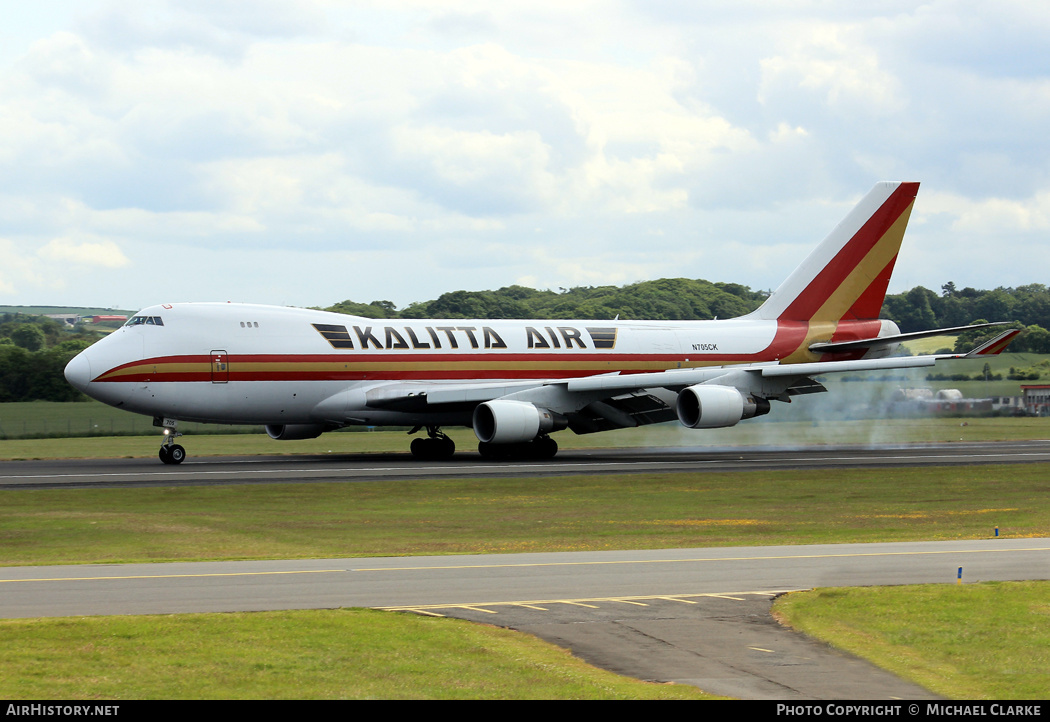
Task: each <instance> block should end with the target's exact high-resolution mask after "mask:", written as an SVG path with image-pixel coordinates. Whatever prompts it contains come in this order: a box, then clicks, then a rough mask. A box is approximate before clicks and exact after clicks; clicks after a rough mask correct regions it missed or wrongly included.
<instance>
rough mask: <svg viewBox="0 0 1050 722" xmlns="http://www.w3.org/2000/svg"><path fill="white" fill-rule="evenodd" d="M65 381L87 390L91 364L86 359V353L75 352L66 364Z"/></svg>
mask: <svg viewBox="0 0 1050 722" xmlns="http://www.w3.org/2000/svg"><path fill="white" fill-rule="evenodd" d="M65 375H66V381H68V382H69V383H71V384H73V386H75V387H76V388H78V389H80V390H81V391H86V390H87V385H88V383H89V382H90V381H91V364H90V362H89V361H88V358H87V355H86V354H85V353H83V352H81V353H79V354H77V355H76V356H74V357H73V359H72V360H71V361H70V362H69V363H68V364H66V370H65Z"/></svg>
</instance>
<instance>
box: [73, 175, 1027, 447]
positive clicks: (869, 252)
mask: <svg viewBox="0 0 1050 722" xmlns="http://www.w3.org/2000/svg"><path fill="white" fill-rule="evenodd" d="M918 188H919V184H918V183H879V184H877V185H876V186H875V188H874V189H872V191H871V192H870V193H868V194H867V195H866V196H865V197H864V198H863V199H862V200H861V201H860V203H858V204H857V206H856V207H855V208H854V209H853V210H852V211H851V212H850V213H849V215H847V216H846V218H845V220H843V221H842V222H841V223H840V224H839V225H838V226H837V227H836V228H835V229H834V230H833V231H832V232H831V233H830V235H828V236H827V238H825V239H824V241H823V242H821V244H820V245H819V246H817V248H816V249H815V250H814V251H813V252H812V253H811V254H810V256H809V257H808V258H806V260H805V261H803V263H802V264H801V265H800V266H799V267H798V268H796V269H795V271H794V272H793V273H792V274H791V275H790V276H788V278H787V280H786V281H785V282H784V283H783V284H782V285H781V286H780V287H779V288H778V289H777V290H776V291H775V292H774V293H773V294H772V295H770V296H769V298H768V299H766V301H765V303H763V304H762V306H761V307H760V308H758V309H757V310H755V311H753V312H752V313H749V314H747V315H746V316H741V317H739V318H734V319H728V320H714V321H599V320H584V321H541V320H536V321H513V320H498V321H497V320H491V321H484V320H444V321H441V320H416V321H407V320H373V319H367V318H360V317H357V316H345V315H342V314H335V313H327V312H324V311H312V310H307V309H300V308H281V307H273V306H256V305H247V304H233V303H172V304H162V305H159V306H152V307H150V308H146V309H143V310H142V311H141V312H140V313H139V314H138V315H136V316H134V317H133V318H131V319H130V320H129V321H128V322H127V324H126V325H125V326H124V327H123V328H121V329H119V330H117V331H116V332H114V333H113V334H111V335H110V336H108V337H107V338H105V339H102V340H101V341H99V342H98V343H96V344H95V345H93V346H91V347H90V348H88V349H86V350H85V351H83V352H82V353H81V354H80V355H78V356H77V357H76V358H74V359H73V360H72V361H70V362H69V365H68V366H67V367H66V370H65V374H66V378H67V379H68V380H69V382H70V383H71V384H73V385H74V386H75V387H77V388H78V389H80V390H82V391H83V392H84V393H86V394H87V395H88V396H91V397H93V398H95V399H98V400H100V401H103V402H105V403H107V404H110V405H112V406H116V407H117V408H121V409H126V410H128V411H132V412H134V413H138V414H146V415H148V416H152V417H154V419H155V423H156V424H157V425H158V426H162V427H164V431H165V439H164V442H163V444H162V446H161V448H160V459H161V461H163V462H164V463H167V464H178V463H181V462H182V461H183V459H185V457H186V451H185V449H184V448H183V447H182V446H180V445H179V444H176V443H174V439H175V437H176V436H177V435H179V434H178V432H177V422H178V421H198V422H205V423H218V424H262V425H265V427H266V432H267V433H268V434H269V435H270V436H271V437H272V438H274V439H282V440H284V439H308V438H313V437H316V436H318V435H320V434H322V433H324V432H325V431H331V430H333V429H338V428H341V427H345V426H349V425H369V426H388V425H393V426H411V427H414V431H419V430H421V429H426V432H427V437H425V438H424V437H418V438H416V439H414V440H413V442H412V445H411V449H412V453H413V454H414V455H415V456H417V457H420V458H426V459H440V458H448V457H450V456H451V455H452V454H453V453H454V451H455V445H454V444H453V442H452V440H451V439H449V437H447V436H446V435H445V434H443V433H442V432H441V428H442V427H448V426H469V427H473V429H474V433H475V434H476V435H477V437H478V440H479V442H480V443H479V444H478V450H479V451H480V452H481V454H483V455H485V456H501V455H514V456H530V457H538V458H549V457H552V456H554V454H555V453H557V450H558V445H557V443H556V442H555V441H554V440H553V439H552V438H551V437H550V434H551V433H553V432H556V431H560V430H562V429H566V428H568V429H572V430H573V431H574V432H576V433H577V434H586V433H591V432H595V431H606V430H609V429H621V428H626V427H633V426H640V425H643V424H652V423H659V422H663V421H671V420H674V419H677V420H678V421H679V422H680V423H682V424H683V425H685V426H687V427H689V428H691V429H708V428H717V427H723V426H733V425H734V424H736V423H737V422H739V421H740V420H741V419H749V418H752V417H754V416H760V415H762V414H767V413H769V411H770V406H771V405H772V402H774V401H791V398H792V397H793V396H796V395H798V394H810V393H816V392H821V391H825V390H826V389H825V388H824V387H823V386H822V385H821V384H820V383H819V382H817V381H816V380H814V378H813V377H814V376H817V375H822V374H829V373H836V372H843V371H847V372H856V371H869V370H876V369H897V368H909V367H918V366H931V365H933V364H934V363H936V362H937V361H940V360H947V359H955V358H963V357H972V356H976V355H982V354H997V353H999V352H1001V351H1002V350H1003V349H1004V348H1005V347H1006V345H1007V344H1008V343H1009V342H1010V340H1011V339H1012V338H1013V337H1014V336H1015V335H1016V334H1017V333H1019V331H1017V330H1009V331H1005V332H1003V333H1002V334H999V335H998V336H997V337H996V338H994V339H993V340H992V341H989V342H987V343H985V344H982V345H981V346H980V347H978V348H976V349H974V350H973V351H970V352H969V353H967V354H964V355H963V354H946V355H932V356H908V357H894V356H892V354H893V352H894V350H895V349H896V348H897V346H898V345H899V343H900V342H901V341H904V340H908V339H914V338H922V337H928V336H935V335H940V334H945V333H958V332H960V331H962V330H965V329H966V328H975V327H963V328H952V329H936V330H931V331H922V332H918V333H909V334H902V333H900V329H899V328H898V327H897V326H896V324H894V323H893V322H892V321H886V320H879V311H880V309H881V308H882V302H883V298H884V297H885V295H886V288H887V285H888V284H889V280H890V273H891V272H892V271H893V264H894V262H895V260H896V258H897V252H898V250H899V248H900V244H901V240H902V238H903V237H904V229H905V227H906V226H907V224H908V217H909V215H910V214H911V210H912V205H913V204H914V202H915V195H916V193H917V192H918ZM989 325H994V324H989Z"/></svg>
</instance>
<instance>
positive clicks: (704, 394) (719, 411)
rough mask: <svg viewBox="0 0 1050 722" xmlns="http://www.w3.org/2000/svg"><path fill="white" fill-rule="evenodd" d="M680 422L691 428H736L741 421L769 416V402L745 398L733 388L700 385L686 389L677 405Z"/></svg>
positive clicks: (751, 397)
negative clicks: (764, 415)
mask: <svg viewBox="0 0 1050 722" xmlns="http://www.w3.org/2000/svg"><path fill="white" fill-rule="evenodd" d="M675 411H677V412H678V420H679V421H680V422H682V425H683V426H688V427H689V428H690V429H717V428H720V427H723V426H735V425H736V423H737V422H738V421H740V420H741V419H750V418H751V417H753V416H761V415H762V414H768V413H769V401H767V400H766V399H760V398H757V397H754V396H744V395H743V394H742V393H740V391H738V390H737V389H735V388H733V387H732V386H708V385H704V384H697V385H696V386H690V387H689V388H686V389H683V390H682V392H681V393H679V394H678V401H677V403H676V404H675Z"/></svg>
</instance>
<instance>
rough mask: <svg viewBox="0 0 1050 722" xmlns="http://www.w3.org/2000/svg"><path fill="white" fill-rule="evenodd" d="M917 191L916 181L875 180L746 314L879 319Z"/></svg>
mask: <svg viewBox="0 0 1050 722" xmlns="http://www.w3.org/2000/svg"><path fill="white" fill-rule="evenodd" d="M918 191H919V184H918V183H901V182H883V183H877V184H876V185H875V187H874V188H873V189H872V190H871V191H870V192H869V193H868V194H867V195H866V196H864V198H863V199H861V201H860V202H859V203H858V204H857V205H856V206H855V207H854V208H853V210H852V211H850V213H849V215H847V216H846V218H845V219H844V220H843V221H842V222H841V223H839V224H838V225H837V226H836V227H835V229H834V230H833V231H832V232H831V233H830V234H828V236H827V238H825V239H824V240H823V241H822V242H821V244H820V245H819V246H817V248H816V250H814V251H813V253H811V254H810V255H809V257H807V258H806V260H805V261H803V262H802V264H801V265H799V267H798V268H796V269H795V270H794V272H793V273H792V274H791V275H790V276H789V277H788V279H787V280H786V281H784V283H782V284H781V286H780V288H778V289H777V290H776V291H774V292H773V294H772V295H771V296H770V297H769V298H768V299H766V301H765V303H763V304H762V306H761V307H760V308H758V309H757V310H756V311H754V312H753V313H752V314H750V316H749V317H750V318H760V319H768V320H780V321H824V322H838V321H866V320H874V319H877V318H878V317H879V311H880V310H881V308H882V302H883V299H884V298H885V297H886V288H887V286H888V285H889V282H890V274H891V273H892V272H893V264H894V262H895V261H896V260H897V252H898V251H899V250H900V245H901V240H902V239H903V238H904V230H905V229H906V228H907V226H908V218H909V217H910V216H911V209H912V206H913V204H914V202H915V196H916V194H917V193H918Z"/></svg>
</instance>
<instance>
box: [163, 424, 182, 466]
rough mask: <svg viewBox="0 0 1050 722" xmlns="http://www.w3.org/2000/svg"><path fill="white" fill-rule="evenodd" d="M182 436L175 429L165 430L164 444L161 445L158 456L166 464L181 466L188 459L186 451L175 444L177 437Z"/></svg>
mask: <svg viewBox="0 0 1050 722" xmlns="http://www.w3.org/2000/svg"><path fill="white" fill-rule="evenodd" d="M176 436H182V434H180V433H179V432H178V431H175V429H164V443H163V444H161V445H160V453H159V454H158V456H159V457H160V460H161V461H163V462H164V463H165V464H181V463H182V462H183V461H184V460H185V459H186V450H185V449H184V448H182V446H180V445H179V444H176V443H175V437H176Z"/></svg>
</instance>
